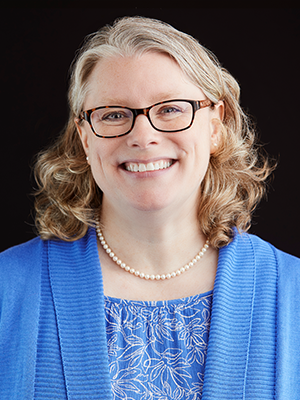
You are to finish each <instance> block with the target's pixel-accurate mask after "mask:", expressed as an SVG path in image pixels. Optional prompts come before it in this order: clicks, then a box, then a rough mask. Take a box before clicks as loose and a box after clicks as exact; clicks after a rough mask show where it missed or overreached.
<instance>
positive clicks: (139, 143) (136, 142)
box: [126, 113, 162, 148]
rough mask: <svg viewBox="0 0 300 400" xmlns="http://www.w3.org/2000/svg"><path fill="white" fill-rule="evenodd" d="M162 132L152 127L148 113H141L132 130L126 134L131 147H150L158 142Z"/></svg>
mask: <svg viewBox="0 0 300 400" xmlns="http://www.w3.org/2000/svg"><path fill="white" fill-rule="evenodd" d="M161 136H162V135H161V133H160V132H158V131H157V130H156V129H154V128H153V127H152V125H151V124H150V121H149V119H148V116H147V115H146V113H140V114H139V115H138V116H137V117H136V119H135V123H134V126H133V128H132V131H131V132H130V133H129V134H128V135H127V136H126V138H127V144H128V146H130V147H140V148H148V147H149V146H152V145H155V144H158V143H159V141H160V140H161Z"/></svg>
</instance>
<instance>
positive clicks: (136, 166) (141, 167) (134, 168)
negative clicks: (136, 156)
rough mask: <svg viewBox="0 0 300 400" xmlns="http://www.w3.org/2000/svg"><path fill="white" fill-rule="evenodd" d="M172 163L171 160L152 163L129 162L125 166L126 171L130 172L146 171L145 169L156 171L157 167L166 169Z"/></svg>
mask: <svg viewBox="0 0 300 400" xmlns="http://www.w3.org/2000/svg"><path fill="white" fill-rule="evenodd" d="M171 165H172V161H157V162H154V163H152V162H151V163H148V164H143V163H130V164H127V165H126V166H125V168H126V169H127V171H131V172H146V171H157V170H159V169H166V168H169V167H170V166H171Z"/></svg>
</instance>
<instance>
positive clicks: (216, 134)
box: [210, 100, 224, 154]
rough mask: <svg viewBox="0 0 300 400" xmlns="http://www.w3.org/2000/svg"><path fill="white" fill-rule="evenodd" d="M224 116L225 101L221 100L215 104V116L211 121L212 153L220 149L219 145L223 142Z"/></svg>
mask: <svg viewBox="0 0 300 400" xmlns="http://www.w3.org/2000/svg"><path fill="white" fill-rule="evenodd" d="M223 118H224V102H223V101H222V100H220V101H219V102H218V103H217V104H215V106H214V109H213V116H212V119H211V121H210V123H211V142H210V143H211V145H210V154H214V153H215V152H216V151H217V150H218V147H219V145H220V143H221V136H222V121H223Z"/></svg>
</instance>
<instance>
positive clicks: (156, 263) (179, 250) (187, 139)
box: [77, 53, 223, 300]
mask: <svg viewBox="0 0 300 400" xmlns="http://www.w3.org/2000/svg"><path fill="white" fill-rule="evenodd" d="M171 99H191V100H204V99H205V95H204V93H203V92H202V90H201V89H200V88H198V87H196V86H195V85H194V84H193V83H192V82H191V81H189V79H188V78H187V77H186V76H185V75H184V74H183V73H182V71H181V69H180V68H179V66H178V65H177V64H176V63H175V61H173V60H172V59H171V58H170V57H168V56H167V55H163V54H159V53H147V54H144V55H143V56H141V57H139V58H137V57H114V58H110V59H106V60H102V61H101V62H99V63H98V64H97V65H96V67H95V69H94V71H93V72H92V74H91V76H90V78H89V91H88V94H87V97H86V99H85V102H84V108H83V109H85V110H86V109H90V108H93V107H98V106H103V105H122V106H127V107H132V108H144V107H148V106H150V105H152V104H154V103H156V102H159V101H164V100H171ZM222 115H223V104H222V102H220V103H218V104H217V105H215V107H207V108H203V109H200V110H199V111H197V112H196V114H195V120H194V123H193V125H192V127H190V128H189V129H188V130H186V131H183V132H176V133H171V134H170V133H169V134H168V133H162V132H158V131H156V130H155V129H154V128H153V127H152V126H151V125H150V123H149V121H148V119H147V118H146V117H145V116H144V115H140V116H138V117H137V119H136V122H135V126H134V128H133V130H132V131H131V132H130V133H129V134H128V135H126V136H123V137H120V138H112V139H103V138H98V137H96V136H95V135H94V134H93V132H92V130H91V128H90V126H89V124H88V123H87V122H86V121H84V122H83V123H82V124H78V125H77V127H78V132H79V135H80V137H81V141H82V144H83V147H84V150H85V152H86V154H87V156H88V157H89V161H88V162H89V164H90V167H91V170H92V173H93V176H94V179H95V181H96V183H97V184H98V186H99V187H100V188H101V190H102V191H103V206H102V223H103V224H104V233H105V237H106V239H107V242H108V243H109V245H110V246H111V247H112V249H113V250H114V252H115V253H116V254H117V255H118V256H119V257H120V258H121V259H122V260H124V261H125V262H126V264H128V265H130V266H131V267H133V268H135V269H138V270H140V271H143V272H147V273H149V274H152V273H154V274H162V273H166V272H172V271H174V270H176V269H178V268H180V267H182V266H183V265H184V264H186V263H187V262H188V261H190V260H191V259H192V258H193V257H194V256H195V254H196V253H197V252H198V251H199V250H200V248H201V247H202V246H203V244H204V242H205V240H206V238H205V237H204V235H203V234H202V232H201V227H199V224H198V220H197V218H196V213H197V205H198V201H199V196H200V195H201V193H200V184H201V182H202V180H203V178H204V176H205V173H206V171H207V167H208V163H209V158H210V155H211V154H212V153H213V152H214V151H215V150H216V148H217V146H216V145H215V144H218V140H219V135H220V132H219V121H220V119H222ZM161 160H163V161H171V162H172V165H171V166H170V167H169V168H166V169H162V170H158V171H147V172H131V171H128V170H126V169H125V166H126V165H128V164H130V163H144V164H147V163H150V162H158V161H161ZM125 232H126V233H125ZM99 253H100V259H101V264H102V270H103V276H104V289H105V293H106V294H107V295H110V296H113V297H122V298H127V299H140V300H148V299H150V300H161V299H168V298H170V299H171V298H179V297H184V296H189V295H193V294H197V293H201V292H204V291H208V290H211V289H212V288H213V282H214V277H215V272H216V266H217V251H216V250H215V249H212V248H210V249H209V251H208V252H207V254H206V255H205V257H204V258H203V259H202V260H201V261H200V262H198V263H197V264H196V266H194V267H193V269H192V270H190V271H188V272H185V273H184V274H183V275H182V276H180V277H177V278H175V279H171V280H170V281H157V282H154V281H151V282H149V281H144V280H141V279H140V278H137V277H135V276H132V275H131V274H128V273H125V272H124V271H123V270H121V269H120V268H119V267H118V266H116V265H115V264H114V262H112V260H111V259H110V258H109V257H108V256H107V254H105V253H104V252H103V249H102V247H101V246H99ZM200 264H201V265H200ZM199 282H200V283H199Z"/></svg>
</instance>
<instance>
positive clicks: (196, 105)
mask: <svg viewBox="0 0 300 400" xmlns="http://www.w3.org/2000/svg"><path fill="white" fill-rule="evenodd" d="M173 101H185V102H187V103H190V104H191V105H192V108H193V115H192V120H191V122H190V124H189V125H188V126H187V127H185V128H182V129H176V130H171V131H167V130H162V129H157V128H156V127H155V126H154V125H153V123H152V121H151V118H150V116H149V112H150V110H151V108H153V107H155V106H158V105H160V104H165V103H172V102H173ZM209 106H212V107H213V106H214V103H213V102H212V101H211V100H208V99H206V100H187V99H174V100H173V99H172V100H165V101H160V102H158V103H155V104H153V105H152V106H150V107H147V108H130V107H125V106H100V107H96V108H91V109H90V110H85V111H82V112H81V113H80V114H79V120H80V121H82V120H85V121H87V122H88V123H89V125H90V127H91V129H92V132H93V133H94V134H95V135H96V136H97V137H100V138H103V139H113V138H116V137H121V136H125V135H128V133H130V132H131V131H132V129H133V127H134V123H135V120H136V117H137V116H138V115H141V114H142V115H145V116H146V117H147V118H148V120H149V122H150V124H151V126H152V128H154V129H155V130H157V131H158V132H165V133H174V132H181V131H185V130H186V129H189V128H190V127H191V126H192V125H193V122H194V119H195V113H196V111H198V110H200V109H201V108H205V107H209ZM102 108H126V109H127V110H130V111H131V112H132V115H133V119H132V124H131V128H130V129H129V130H128V131H127V132H125V133H121V134H120V135H114V136H103V135H99V133H97V132H95V130H94V128H93V125H92V121H91V115H92V113H93V112H94V111H96V110H100V109H102Z"/></svg>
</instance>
